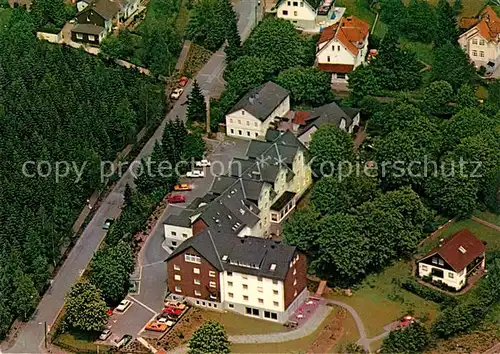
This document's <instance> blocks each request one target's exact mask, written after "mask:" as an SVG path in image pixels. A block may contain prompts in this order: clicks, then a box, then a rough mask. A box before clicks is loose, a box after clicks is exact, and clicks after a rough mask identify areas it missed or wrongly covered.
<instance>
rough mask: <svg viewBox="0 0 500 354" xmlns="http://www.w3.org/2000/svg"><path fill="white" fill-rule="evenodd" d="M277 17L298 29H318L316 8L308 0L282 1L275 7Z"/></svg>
mask: <svg viewBox="0 0 500 354" xmlns="http://www.w3.org/2000/svg"><path fill="white" fill-rule="evenodd" d="M275 8H276V17H278V18H282V19H285V20H289V21H291V22H292V23H293V24H294V25H295V26H296V27H299V28H303V29H313V28H315V27H316V8H315V7H314V6H312V5H311V3H310V2H308V1H306V0H281V1H278V3H277V4H276V6H275Z"/></svg>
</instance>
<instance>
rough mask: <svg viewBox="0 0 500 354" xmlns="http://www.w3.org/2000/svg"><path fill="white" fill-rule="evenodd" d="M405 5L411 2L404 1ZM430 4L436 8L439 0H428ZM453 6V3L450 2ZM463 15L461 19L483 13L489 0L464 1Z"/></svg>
mask: <svg viewBox="0 0 500 354" xmlns="http://www.w3.org/2000/svg"><path fill="white" fill-rule="evenodd" d="M404 2H405V4H408V2H409V0H404ZM428 2H429V3H430V4H431V5H433V6H436V5H437V3H438V2H439V0H428ZM450 3H451V4H452V5H453V1H452V0H450ZM462 5H463V8H462V13H461V14H460V17H474V16H476V15H477V14H478V13H479V11H481V10H482V9H483V8H484V7H485V6H486V5H488V0H462Z"/></svg>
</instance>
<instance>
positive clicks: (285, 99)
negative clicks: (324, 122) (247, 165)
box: [226, 81, 290, 139]
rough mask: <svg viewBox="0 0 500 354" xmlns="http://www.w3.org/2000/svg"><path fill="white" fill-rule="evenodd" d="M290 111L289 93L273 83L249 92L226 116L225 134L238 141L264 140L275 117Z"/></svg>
mask: <svg viewBox="0 0 500 354" xmlns="http://www.w3.org/2000/svg"><path fill="white" fill-rule="evenodd" d="M289 110H290V93H289V92H288V90H286V89H284V88H283V87H281V86H279V85H277V84H275V83H274V82H271V81H269V82H267V83H265V84H263V85H261V86H259V87H256V88H255V89H253V90H250V91H249V92H248V93H247V94H246V95H245V96H243V98H242V99H241V100H240V101H239V102H238V103H237V104H236V105H235V106H234V107H233V109H232V110H231V112H230V113H229V114H227V115H226V134H227V135H228V136H231V137H234V138H240V139H264V137H265V136H266V132H267V129H269V127H270V125H271V124H272V123H273V122H274V120H275V118H276V117H282V116H284V115H285V114H286V113H287V112H288V111H289Z"/></svg>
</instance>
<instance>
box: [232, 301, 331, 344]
mask: <svg viewBox="0 0 500 354" xmlns="http://www.w3.org/2000/svg"><path fill="white" fill-rule="evenodd" d="M335 315H336V311H335V310H334V311H332V312H331V313H330V315H328V317H327V318H326V319H325V320H324V321H323V323H322V324H321V325H320V326H319V327H318V328H317V329H316V331H314V332H313V333H312V334H311V335H309V336H307V337H303V338H300V339H296V340H292V341H289V342H282V343H259V344H232V345H231V353H263V354H264V353H305V352H306V351H307V349H308V348H309V346H310V345H311V344H312V343H313V342H314V340H315V339H316V338H317V337H318V335H319V334H320V332H321V331H322V330H323V328H325V327H326V325H327V324H328V323H329V322H330V321H331V320H332V319H333V318H334V316H335ZM261 322H262V321H259V323H261ZM226 329H227V328H226Z"/></svg>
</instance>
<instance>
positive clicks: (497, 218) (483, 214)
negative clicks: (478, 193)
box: [474, 211, 500, 226]
mask: <svg viewBox="0 0 500 354" xmlns="http://www.w3.org/2000/svg"><path fill="white" fill-rule="evenodd" d="M474 216H475V217H478V218H479V219H483V220H485V221H487V222H490V223H492V224H495V225H498V226H500V215H498V214H493V213H490V212H489V211H475V212H474Z"/></svg>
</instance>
